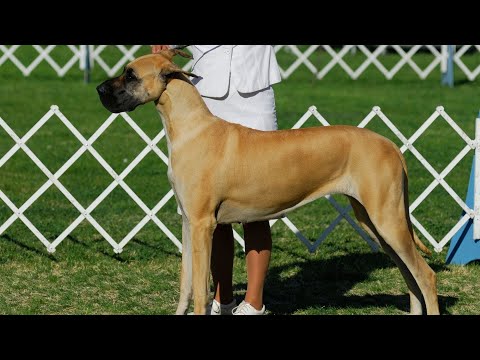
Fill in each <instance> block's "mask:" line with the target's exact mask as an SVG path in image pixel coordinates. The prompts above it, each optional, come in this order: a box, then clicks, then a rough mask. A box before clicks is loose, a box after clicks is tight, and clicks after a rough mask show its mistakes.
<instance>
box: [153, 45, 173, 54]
mask: <svg viewBox="0 0 480 360" xmlns="http://www.w3.org/2000/svg"><path fill="white" fill-rule="evenodd" d="M150 47H151V48H152V54H157V53H159V52H160V51H164V50H168V49H170V46H168V45H150Z"/></svg>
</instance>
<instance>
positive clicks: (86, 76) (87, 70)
mask: <svg viewBox="0 0 480 360" xmlns="http://www.w3.org/2000/svg"><path fill="white" fill-rule="evenodd" d="M84 49H85V50H84V53H83V55H84V56H85V58H84V59H85V63H84V64H85V67H84V70H83V81H84V82H85V83H86V84H88V83H89V82H90V45H84Z"/></svg>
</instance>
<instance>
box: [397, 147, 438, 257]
mask: <svg viewBox="0 0 480 360" xmlns="http://www.w3.org/2000/svg"><path fill="white" fill-rule="evenodd" d="M394 148H395V150H396V151H397V153H398V157H399V158H400V161H401V162H402V167H403V186H404V189H403V192H404V194H403V196H404V200H405V209H406V212H407V213H406V216H407V219H408V226H409V227H410V229H411V231H412V235H413V242H414V243H415V245H417V247H418V248H419V249H420V250H421V251H422V252H423V253H424V254H425V255H427V256H430V255H432V252H431V251H430V250H429V249H428V248H427V247H426V246H425V244H424V243H423V242H422V241H421V240H420V239H419V238H418V236H417V234H416V233H415V230H413V226H412V221H411V220H410V214H409V211H408V209H409V206H408V172H407V162H406V161H405V158H404V157H403V154H402V152H401V151H400V149H399V148H398V147H397V146H396V145H395V144H394Z"/></svg>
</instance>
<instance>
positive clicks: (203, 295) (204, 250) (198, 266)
mask: <svg viewBox="0 0 480 360" xmlns="http://www.w3.org/2000/svg"><path fill="white" fill-rule="evenodd" d="M215 227H216V221H215V218H214V217H213V216H212V217H207V218H202V219H192V220H191V221H190V239H191V241H192V266H193V267H192V280H193V297H194V313H195V315H204V314H205V312H206V308H207V302H208V295H209V289H210V286H209V284H210V260H211V255H212V242H213V231H214V230H215Z"/></svg>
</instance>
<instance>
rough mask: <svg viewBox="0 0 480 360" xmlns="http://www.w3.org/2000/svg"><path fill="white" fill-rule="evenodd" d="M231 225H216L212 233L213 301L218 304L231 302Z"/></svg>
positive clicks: (232, 248)
mask: <svg viewBox="0 0 480 360" xmlns="http://www.w3.org/2000/svg"><path fill="white" fill-rule="evenodd" d="M233 241H234V240H233V232H232V226H231V225H222V224H218V225H217V228H216V229H215V232H214V233H213V248H212V262H211V267H210V269H211V271H212V278H213V286H214V289H215V296H214V298H215V300H217V301H218V302H219V303H220V304H230V303H231V302H232V301H233V287H232V281H233V279H232V276H233V257H234V252H233V250H234V243H233Z"/></svg>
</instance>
